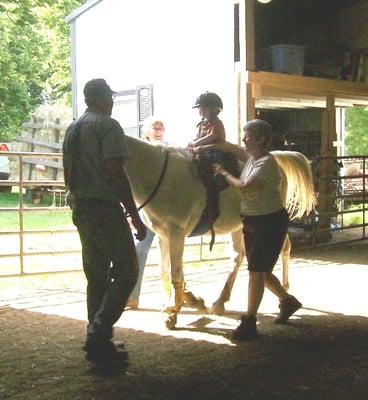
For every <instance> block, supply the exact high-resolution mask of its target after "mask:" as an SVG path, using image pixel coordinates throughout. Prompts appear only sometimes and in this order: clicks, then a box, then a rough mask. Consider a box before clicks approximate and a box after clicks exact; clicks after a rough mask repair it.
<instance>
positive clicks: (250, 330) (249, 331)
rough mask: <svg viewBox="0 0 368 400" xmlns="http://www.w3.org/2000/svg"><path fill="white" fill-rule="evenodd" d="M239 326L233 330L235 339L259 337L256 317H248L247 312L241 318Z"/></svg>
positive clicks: (242, 339) (244, 339)
mask: <svg viewBox="0 0 368 400" xmlns="http://www.w3.org/2000/svg"><path fill="white" fill-rule="evenodd" d="M239 320H240V324H239V326H238V327H237V328H236V329H235V330H234V331H233V333H232V335H231V337H232V339H234V340H239V341H246V340H253V339H256V338H257V337H258V333H257V319H256V317H248V316H247V315H246V314H244V315H242V316H241V317H240V318H239Z"/></svg>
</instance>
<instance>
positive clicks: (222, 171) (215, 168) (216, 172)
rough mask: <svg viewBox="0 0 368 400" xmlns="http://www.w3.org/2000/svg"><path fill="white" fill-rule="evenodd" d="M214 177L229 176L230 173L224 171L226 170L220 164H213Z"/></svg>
mask: <svg viewBox="0 0 368 400" xmlns="http://www.w3.org/2000/svg"><path fill="white" fill-rule="evenodd" d="M212 169H213V173H214V175H224V174H226V173H227V174H229V173H230V172H228V171H226V169H225V168H224V167H223V166H222V165H221V164H218V163H216V164H213V166H212Z"/></svg>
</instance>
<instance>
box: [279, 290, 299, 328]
mask: <svg viewBox="0 0 368 400" xmlns="http://www.w3.org/2000/svg"><path fill="white" fill-rule="evenodd" d="M301 307H302V303H300V302H299V301H298V300H297V299H296V298H295V297H294V296H291V295H289V296H288V297H287V298H286V299H285V300H283V301H280V305H279V308H280V312H279V314H278V315H277V317H276V319H275V324H286V322H287V320H288V319H289V318H290V317H291V316H292V315H293V314H294V313H295V312H296V311H298V310H299V308H301Z"/></svg>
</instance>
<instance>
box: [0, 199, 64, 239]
mask: <svg viewBox="0 0 368 400" xmlns="http://www.w3.org/2000/svg"><path fill="white" fill-rule="evenodd" d="M23 196H24V197H23V199H24V205H25V206H26V207H29V208H32V207H45V209H47V208H49V207H51V205H52V200H53V198H52V196H51V195H45V196H43V198H42V201H41V202H40V203H39V204H37V205H35V204H33V202H32V201H31V200H30V199H28V196H26V195H23ZM18 205H19V194H18V193H0V207H1V208H11V207H18ZM71 225H72V221H71V213H70V212H68V211H61V210H60V211H58V210H57V209H56V210H55V209H53V210H49V211H41V212H40V211H34V212H32V211H27V212H25V213H24V228H25V229H49V228H63V227H68V226H71ZM18 229H19V213H18V212H17V211H2V212H1V211H0V230H2V231H7V230H18Z"/></svg>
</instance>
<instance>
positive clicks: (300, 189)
mask: <svg viewBox="0 0 368 400" xmlns="http://www.w3.org/2000/svg"><path fill="white" fill-rule="evenodd" d="M272 154H273V156H274V157H275V159H276V161H277V163H278V164H279V166H280V167H281V169H282V171H283V172H284V174H285V175H286V182H287V184H286V187H285V190H284V196H285V197H284V199H283V200H284V201H285V207H286V209H287V211H288V213H289V215H290V219H294V218H301V217H303V216H304V215H308V214H309V213H310V212H311V211H312V210H313V209H314V206H315V204H316V196H315V192H314V185H313V175H312V170H311V167H310V163H309V161H308V159H307V158H306V157H305V156H304V155H303V154H301V153H298V152H297V151H273V152H272Z"/></svg>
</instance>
